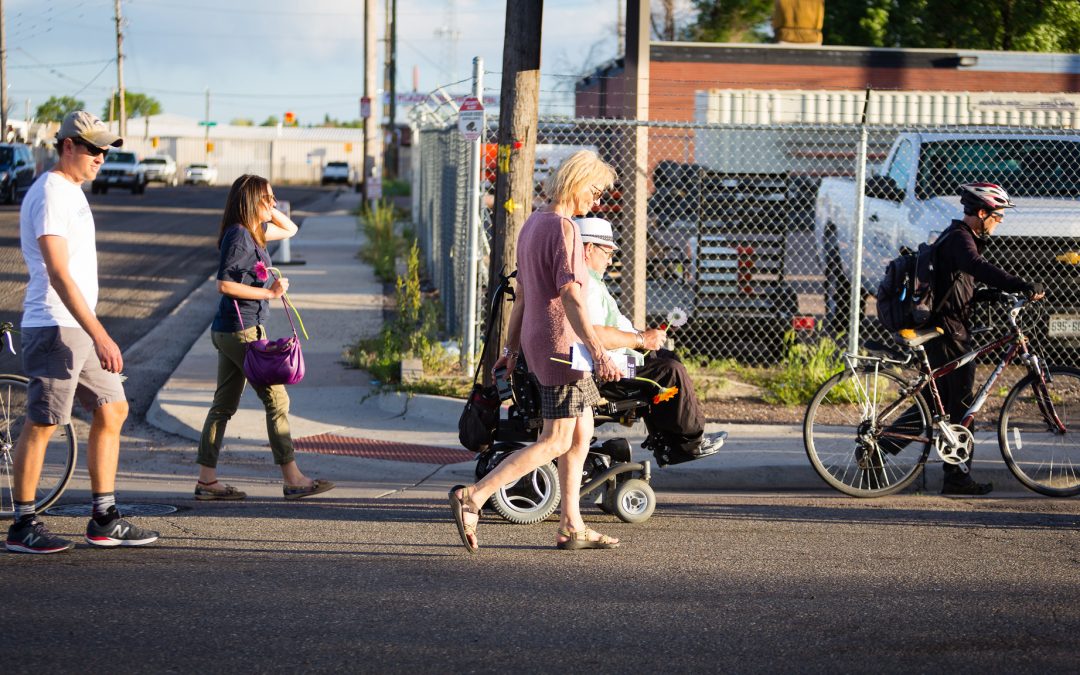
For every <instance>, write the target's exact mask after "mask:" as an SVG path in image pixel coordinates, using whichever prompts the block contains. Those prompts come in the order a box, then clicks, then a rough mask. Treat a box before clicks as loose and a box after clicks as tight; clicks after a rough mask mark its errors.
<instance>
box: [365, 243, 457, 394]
mask: <svg viewBox="0 0 1080 675" xmlns="http://www.w3.org/2000/svg"><path fill="white" fill-rule="evenodd" d="M395 264H396V263H395ZM394 296H395V304H396V307H395V310H396V311H395V313H394V318H393V319H392V320H391V321H388V322H386V323H384V324H383V327H382V330H381V331H380V332H379V335H378V337H375V338H370V339H366V340H361V341H359V342H358V343H357V344H356V345H354V346H353V347H352V348H350V349H348V350H347V351H346V354H345V356H346V359H347V360H348V361H349V363H350V364H351V365H354V366H356V367H357V368H361V369H363V370H366V371H368V372H369V373H371V374H372V376H373V377H375V379H376V380H378V381H379V383H380V384H382V385H384V386H385V385H391V386H393V385H397V386H396V388H398V389H401V390H403V391H413V392H415V393H434V392H436V391H437V392H440V395H453V394H451V393H449V392H456V391H458V390H459V388H460V386H461V385H458V384H456V382H457V381H458V380H461V381H463V382H467V380H465V376H464V374H463V373H462V372H461V366H460V365H459V363H458V358H457V355H456V354H452V353H450V352H448V351H447V350H446V349H445V348H444V347H443V345H442V344H441V343H440V342H439V341H438V333H439V318H440V307H439V304H438V303H437V302H436V301H435V300H433V299H431V298H425V297H424V296H423V294H422V293H421V292H420V249H419V248H418V247H417V245H416V241H415V240H414V241H413V242H412V245H411V246H410V247H409V253H408V258H407V259H406V265H405V274H403V275H397V276H396V280H395V292H394ZM407 358H418V359H420V360H421V362H423V364H424V373H425V379H424V380H421V381H420V382H415V383H410V384H409V385H407V386H401V360H402V359H407ZM464 386H466V388H467V384H466V385H464Z"/></svg>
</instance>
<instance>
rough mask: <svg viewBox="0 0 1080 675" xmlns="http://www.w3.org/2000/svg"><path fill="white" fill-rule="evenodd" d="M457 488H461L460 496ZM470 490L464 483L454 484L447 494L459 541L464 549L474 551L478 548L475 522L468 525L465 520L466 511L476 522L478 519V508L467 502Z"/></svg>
mask: <svg viewBox="0 0 1080 675" xmlns="http://www.w3.org/2000/svg"><path fill="white" fill-rule="evenodd" d="M458 490H461V496H460V497H458V495H457V492H458ZM471 492H472V490H471V488H467V487H465V486H464V485H455V486H454V487H452V488H450V492H449V495H448V496H449V497H450V511H451V512H452V513H453V514H454V523H456V524H457V529H458V536H460V537H461V543H462V544H465V550H467V551H468V552H469V553H476V552H477V551H479V550H480V543H479V541H478V540H477V538H476V523H473V524H471V525H470V524H468V523H466V522H465V514H466V513H471V514H473V515H475V516H476V519H477V522H479V521H480V509H478V508H476V507H474V506H473V505H471V504H469V494H470V493H471Z"/></svg>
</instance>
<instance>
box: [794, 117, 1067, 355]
mask: <svg viewBox="0 0 1080 675" xmlns="http://www.w3.org/2000/svg"><path fill="white" fill-rule="evenodd" d="M972 181H987V182H991V183H997V184H999V185H1001V186H1002V187H1004V188H1005V189H1006V190H1007V191H1008V193H1009V195H1010V196H1011V197H1012V199H1013V201H1014V202H1015V203H1016V206H1017V208H1016V209H1012V210H1010V211H1009V213H1008V216H1007V217H1006V218H1005V220H1004V221H1003V222H1002V223H1001V224H1000V225H999V226H998V228H997V230H996V231H995V232H994V236H993V238H992V239H991V243H990V245H989V246H988V248H987V251H986V257H987V259H988V260H991V261H993V262H994V263H995V264H997V265H998V266H999V267H1001V268H1003V269H1005V270H1007V271H1010V272H1012V273H1013V274H1016V275H1018V276H1020V277H1022V278H1024V279H1026V280H1028V281H1033V282H1035V281H1040V282H1042V283H1043V284H1044V285H1045V286H1046V287H1047V301H1046V303H1045V304H1043V305H1042V307H1041V310H1042V316H1039V317H1038V318H1037V319H1036V315H1034V314H1033V315H1031V319H1032V320H1031V321H1029V322H1028V324H1027V325H1028V328H1029V329H1034V330H1033V334H1034V335H1036V336H1038V337H1046V338H1050V342H1051V344H1050V345H1047V346H1049V347H1050V348H1051V351H1055V352H1058V351H1059V350H1058V349H1057V347H1064V348H1066V349H1069V348H1076V347H1080V136H1075V135H1064V134H1062V135H1051V134H1032V135H1018V134H1001V133H986V134H979V133H901V134H899V135H898V136H897V138H896V140H895V141H894V142H893V145H892V148H891V149H890V150H889V153H888V156H887V157H886V159H885V162H884V164H883V165H882V167H881V169H880V171H878V172H876V173H875V174H874V175H869V176H868V178H867V180H866V190H865V192H866V197H865V211H864V215H865V222H864V223H863V264H862V289H863V296H862V297H863V298H864V300H865V299H866V297H867V296H868V295H870V294H873V293H874V292H875V291H876V290H877V285H878V283H879V282H880V281H881V276H882V274H883V273H884V271H885V266H886V264H887V263H888V261H889V260H891V259H893V258H895V257H896V256H897V255H898V253H899V249H900V247H901V246H907V247H909V248H912V249H914V248H916V247H917V246H918V245H919V244H920V243H922V242H927V241H933V240H934V239H935V238H936V237H937V235H938V234H940V233H941V232H942V231H943V230H944V229H945V228H946V227H948V225H949V221H950V220H952V219H954V218H961V217H962V215H963V210H962V209H961V207H960V197H959V196H958V193H957V187H958V186H959V185H961V184H962V183H967V182H972ZM855 196H856V195H855V182H854V181H853V180H851V179H849V178H839V177H836V178H824V179H822V181H821V187H820V188H819V189H818V194H817V201H816V204H815V210H814V221H815V234H816V243H817V247H818V255H819V259H820V261H821V264H822V266H823V269H824V272H825V319H826V327H827V329H829V330H832V331H834V332H836V331H839V330H843V329H844V327H845V326H846V325H847V315H848V308H849V307H850V302H849V298H850V288H851V278H852V276H853V275H852V274H851V270H852V269H853V253H854V241H855V218H854V216H855ZM1059 356H1060V354H1059Z"/></svg>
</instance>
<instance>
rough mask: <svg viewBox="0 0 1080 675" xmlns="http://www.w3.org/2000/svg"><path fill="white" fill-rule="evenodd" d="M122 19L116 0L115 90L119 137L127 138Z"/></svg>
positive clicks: (118, 0) (118, 2)
mask: <svg viewBox="0 0 1080 675" xmlns="http://www.w3.org/2000/svg"><path fill="white" fill-rule="evenodd" d="M123 22H124V18H123V17H122V16H121V15H120V0H116V88H117V89H118V90H119V91H120V101H119V103H120V118H119V119H120V127H119V128H120V137H121V138H123V137H124V136H127V108H126V101H124V26H123Z"/></svg>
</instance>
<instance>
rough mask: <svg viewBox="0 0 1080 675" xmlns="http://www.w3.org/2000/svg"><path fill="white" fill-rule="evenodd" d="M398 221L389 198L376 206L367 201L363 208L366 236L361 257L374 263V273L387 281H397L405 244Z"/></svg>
mask: <svg viewBox="0 0 1080 675" xmlns="http://www.w3.org/2000/svg"><path fill="white" fill-rule="evenodd" d="M396 223H397V212H396V211H395V210H394V205H393V204H391V203H390V202H388V201H385V200H380V201H378V202H376V204H375V207H374V208H372V207H371V206H370V205H368V204H365V205H364V207H363V209H361V211H360V228H361V230H362V231H363V233H364V236H365V237H367V243H366V244H364V247H363V248H362V249H361V250H360V259H361V260H363V261H364V262H366V263H367V264H369V265H371V267H372V269H374V270H375V276H376V277H377V278H378V279H380V280H381V281H383V282H385V283H392V282H393V281H394V279H395V277H396V265H397V258H398V254H399V253H400V252H401V251H402V250H404V247H405V242H404V239H403V237H401V236H400V235H399V234H398V233H397V229H396Z"/></svg>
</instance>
